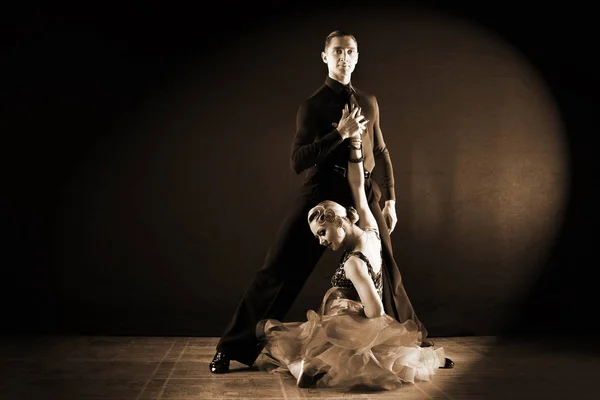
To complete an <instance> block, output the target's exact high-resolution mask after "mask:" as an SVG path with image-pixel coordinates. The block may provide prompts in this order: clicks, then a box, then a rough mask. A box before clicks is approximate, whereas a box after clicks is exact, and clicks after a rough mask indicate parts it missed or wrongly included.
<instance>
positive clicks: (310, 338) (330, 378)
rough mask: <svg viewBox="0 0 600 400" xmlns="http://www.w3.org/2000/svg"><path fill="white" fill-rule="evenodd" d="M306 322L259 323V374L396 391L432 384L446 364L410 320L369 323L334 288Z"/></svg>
mask: <svg viewBox="0 0 600 400" xmlns="http://www.w3.org/2000/svg"><path fill="white" fill-rule="evenodd" d="M306 317H307V320H306V321H305V322H280V321H277V320H273V319H269V320H264V321H261V323H259V327H258V328H257V335H258V336H259V339H260V340H261V341H263V344H264V345H265V347H264V350H263V352H262V353H261V354H260V356H259V357H258V359H257V366H258V368H259V369H261V370H265V371H270V372H272V373H286V374H287V373H291V374H292V375H294V376H296V377H298V369H299V368H302V370H303V375H304V377H306V376H307V375H310V376H312V377H319V379H318V380H316V379H315V380H316V383H315V386H316V387H335V388H339V389H351V388H353V387H356V386H367V387H370V388H374V389H386V390H391V389H395V388H397V387H398V386H401V385H402V383H406V382H410V383H415V382H416V381H428V380H430V379H431V378H432V376H433V375H434V374H435V372H436V369H437V368H439V367H440V366H443V365H444V362H445V355H444V349H443V348H438V349H433V348H431V347H427V348H422V347H420V342H421V333H420V332H419V331H418V329H417V324H416V323H415V322H413V321H412V320H408V321H406V322H404V323H400V322H398V321H396V320H395V319H393V318H392V317H390V316H388V315H383V316H381V317H377V318H367V317H366V316H365V314H364V311H363V306H362V304H361V303H359V302H357V301H354V300H350V299H348V298H345V297H344V292H343V290H342V289H340V288H335V287H333V288H331V289H329V290H328V291H327V293H326V294H325V296H324V298H323V302H322V304H321V308H320V310H319V312H315V311H312V310H309V311H308V312H307V314H306Z"/></svg>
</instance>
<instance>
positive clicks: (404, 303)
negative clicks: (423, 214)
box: [369, 195, 427, 339]
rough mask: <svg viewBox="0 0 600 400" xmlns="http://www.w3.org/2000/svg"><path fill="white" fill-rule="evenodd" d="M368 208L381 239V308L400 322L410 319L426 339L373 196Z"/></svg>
mask: <svg viewBox="0 0 600 400" xmlns="http://www.w3.org/2000/svg"><path fill="white" fill-rule="evenodd" d="M369 206H370V208H371V211H372V212H373V215H374V216H375V219H376V220H377V226H379V234H380V237H381V248H382V261H383V269H382V271H383V307H384V309H385V312H386V314H388V315H390V316H391V317H393V318H395V319H396V320H398V321H400V322H404V321H406V320H408V319H412V320H413V321H415V322H416V323H417V326H418V327H419V330H420V331H421V332H422V334H423V339H425V337H427V329H426V328H425V326H424V325H423V324H422V323H421V321H420V320H419V318H418V317H417V314H416V313H415V310H414V309H413V306H412V303H411V302H410V300H409V298H408V294H407V293H406V290H405V289H404V285H403V284H402V276H401V275H400V270H399V269H398V265H396V261H395V260H394V254H393V251H392V242H391V240H390V234H389V231H388V229H387V224H386V222H385V219H384V218H383V214H382V212H381V207H380V206H379V203H378V202H377V201H376V199H375V196H374V195H371V196H369Z"/></svg>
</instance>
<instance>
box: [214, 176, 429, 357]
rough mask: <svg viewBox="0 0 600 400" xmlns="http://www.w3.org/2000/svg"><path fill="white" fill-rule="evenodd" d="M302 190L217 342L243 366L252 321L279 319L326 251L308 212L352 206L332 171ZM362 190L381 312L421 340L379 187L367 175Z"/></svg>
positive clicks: (249, 353)
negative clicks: (376, 253)
mask: <svg viewBox="0 0 600 400" xmlns="http://www.w3.org/2000/svg"><path fill="white" fill-rule="evenodd" d="M374 188H375V190H374ZM304 189H305V190H303V191H302V193H301V194H300V195H299V196H298V197H297V199H296V200H295V201H294V202H293V204H292V206H291V207H290V209H289V211H288V213H287V215H286V217H285V219H284V221H283V223H282V225H281V227H280V229H279V232H278V234H277V237H276V239H275V242H274V243H273V245H272V246H271V248H270V249H269V251H268V253H267V256H266V258H265V262H264V264H263V266H262V268H261V269H260V270H258V271H257V272H256V274H255V276H254V278H253V280H252V281H251V282H250V285H249V286H248V287H247V289H246V292H245V293H244V296H243V297H242V299H241V301H240V303H239V305H238V308H237V310H236V311H235V313H234V315H233V318H232V319H231V321H230V323H229V325H228V326H227V328H226V329H225V332H224V333H223V335H222V337H221V339H220V341H219V343H218V344H217V351H222V352H224V353H225V354H227V355H228V356H229V357H230V358H231V359H233V360H237V361H239V362H241V363H243V364H246V365H248V366H251V365H252V364H253V363H254V361H255V360H256V358H257V357H258V355H259V354H260V352H261V350H262V345H261V343H260V342H259V341H258V339H257V337H256V325H257V323H258V322H259V321H261V320H263V319H268V318H274V319H277V320H283V318H284V317H285V315H286V313H287V312H288V311H289V309H290V307H291V306H292V304H293V302H294V300H295V299H296V297H297V296H298V294H299V292H300V290H301V289H302V287H303V286H304V283H305V282H306V280H307V279H308V277H309V275H310V274H311V273H312V271H313V270H314V268H315V266H316V264H317V262H318V261H319V259H320V258H321V256H322V255H323V252H324V251H325V250H326V248H325V247H324V246H321V245H319V241H318V240H316V239H315V237H314V236H313V234H312V232H311V231H310V228H309V226H308V222H307V219H308V211H309V210H310V209H311V208H312V207H314V206H316V205H317V204H318V203H319V202H320V201H323V200H333V201H336V202H338V203H340V204H341V205H343V206H348V205H351V204H352V198H351V193H350V190H349V186H348V183H347V181H346V178H343V177H342V176H340V175H332V176H331V177H329V178H328V179H326V180H325V181H323V182H320V183H319V184H317V185H312V186H311V187H305V188H304ZM365 190H366V192H367V197H368V199H369V206H370V208H371V211H372V212H373V214H374V216H375V219H376V220H377V224H378V226H379V230H380V237H381V240H382V253H383V254H382V260H383V268H382V271H383V305H384V309H385V312H386V314H388V315H390V316H391V317H393V318H395V319H396V320H398V321H400V322H404V321H406V320H408V319H412V320H413V321H415V322H416V323H417V325H418V326H419V328H420V330H421V332H422V335H423V338H425V337H426V336H427V330H426V329H425V327H424V326H423V324H422V323H421V322H420V320H419V319H418V318H417V316H416V314H415V311H414V309H413V307H412V304H411V302H410V300H409V299H408V295H407V294H406V291H405V289H404V285H403V284H402V277H401V275H400V271H399V270H398V266H397V265H396V262H395V261H394V257H393V253H392V246H391V241H390V236H389V232H388V229H387V225H386V223H385V220H384V218H383V215H382V213H381V208H380V206H379V203H378V198H379V196H378V195H377V194H378V193H380V192H379V189H378V188H377V186H376V184H375V183H374V182H372V181H371V180H370V179H367V180H366V182H365Z"/></svg>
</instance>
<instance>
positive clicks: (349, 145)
mask: <svg viewBox="0 0 600 400" xmlns="http://www.w3.org/2000/svg"><path fill="white" fill-rule="evenodd" d="M348 147H349V148H351V149H354V150H362V142H360V146H358V147H354V146H352V143H348Z"/></svg>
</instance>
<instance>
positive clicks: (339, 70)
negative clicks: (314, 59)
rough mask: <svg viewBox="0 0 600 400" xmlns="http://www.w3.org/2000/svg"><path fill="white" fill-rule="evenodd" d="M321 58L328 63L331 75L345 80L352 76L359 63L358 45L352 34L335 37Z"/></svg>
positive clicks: (339, 79)
mask: <svg viewBox="0 0 600 400" xmlns="http://www.w3.org/2000/svg"><path fill="white" fill-rule="evenodd" d="M321 58H322V59H323V62H324V63H325V64H327V68H328V69H329V76H331V77H332V78H334V79H336V80H338V81H344V80H345V78H350V75H351V74H352V72H353V71H354V67H356V64H357V63H358V46H357V44H356V42H355V41H354V39H352V38H351V37H350V36H343V37H334V38H333V39H331V42H329V46H327V49H326V50H325V51H324V52H322V53H321Z"/></svg>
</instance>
